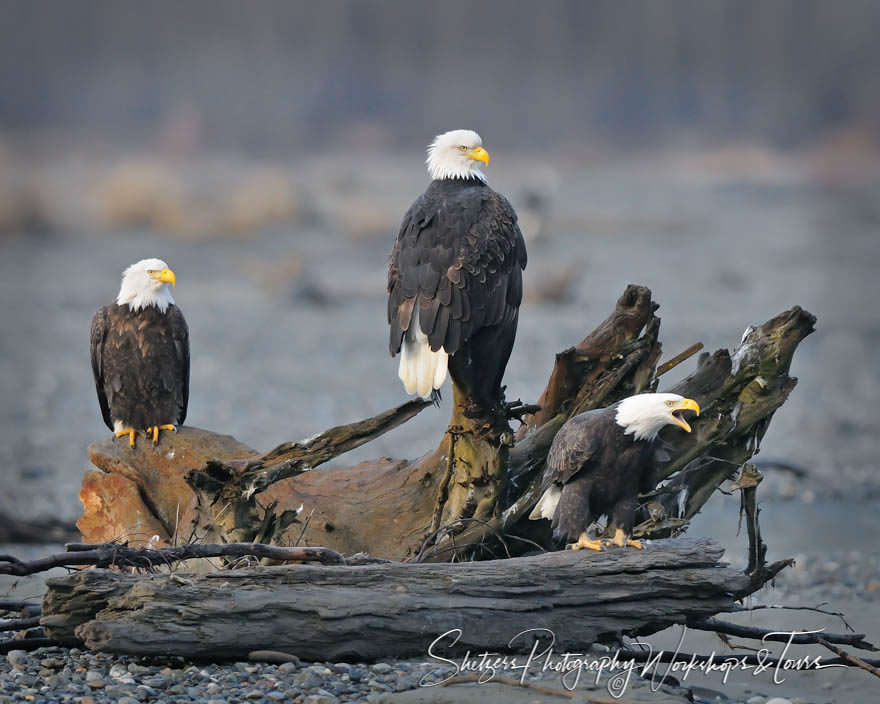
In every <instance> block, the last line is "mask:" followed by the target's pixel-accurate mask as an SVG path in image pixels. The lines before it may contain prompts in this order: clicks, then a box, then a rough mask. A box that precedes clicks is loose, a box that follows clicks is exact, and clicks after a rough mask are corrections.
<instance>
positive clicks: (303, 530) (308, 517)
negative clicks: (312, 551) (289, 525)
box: [293, 509, 315, 547]
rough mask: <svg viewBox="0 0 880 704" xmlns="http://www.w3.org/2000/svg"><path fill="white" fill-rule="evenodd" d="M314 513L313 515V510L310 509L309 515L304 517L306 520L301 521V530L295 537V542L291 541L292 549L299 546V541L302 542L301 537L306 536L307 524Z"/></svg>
mask: <svg viewBox="0 0 880 704" xmlns="http://www.w3.org/2000/svg"><path fill="white" fill-rule="evenodd" d="M314 513H315V509H312V510H311V511H309V515H308V516H306V520H304V521H303V527H302V530H301V531H300V532H299V535H298V536H296V540H294V541H293V547H296V546H297V545H299V541H300V540H302V537H303V536H304V535H305V534H306V529H307V528H308V527H309V523H310V522H311V520H312V516H313V515H314Z"/></svg>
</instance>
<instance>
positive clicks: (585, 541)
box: [571, 533, 605, 552]
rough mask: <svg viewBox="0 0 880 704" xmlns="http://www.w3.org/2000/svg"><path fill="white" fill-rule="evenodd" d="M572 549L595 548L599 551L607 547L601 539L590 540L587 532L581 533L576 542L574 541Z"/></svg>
mask: <svg viewBox="0 0 880 704" xmlns="http://www.w3.org/2000/svg"><path fill="white" fill-rule="evenodd" d="M571 549H572V550H595V551H597V552H602V551H603V550H604V549H605V547H604V546H603V545H602V541H601V540H590V538H589V537H588V536H587V534H586V533H581V537H580V538H578V541H577V542H576V543H572V545H571Z"/></svg>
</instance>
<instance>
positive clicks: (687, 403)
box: [672, 398, 700, 433]
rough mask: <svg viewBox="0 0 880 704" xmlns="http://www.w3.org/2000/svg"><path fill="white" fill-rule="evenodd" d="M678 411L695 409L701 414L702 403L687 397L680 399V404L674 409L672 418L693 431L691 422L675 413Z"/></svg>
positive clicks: (685, 428) (686, 430)
mask: <svg viewBox="0 0 880 704" xmlns="http://www.w3.org/2000/svg"><path fill="white" fill-rule="evenodd" d="M677 411H694V412H695V413H696V414H697V415H700V404H698V403H697V402H696V401H694V400H693V399H692V398H685V399H682V400H681V401H679V403H678V405H677V406H676V407H675V408H673V409H672V413H673V415H672V419H673V420H674V421H675V422H676V423H677V424H678V425H679V426H681V428H682V429H683V430H684V431H685V432H686V433H689V432H691V426H690V424H689V423H688V422H687V421H686V420H685V419H684V418H680V417H679V416H677V415H675V413H676V412H677Z"/></svg>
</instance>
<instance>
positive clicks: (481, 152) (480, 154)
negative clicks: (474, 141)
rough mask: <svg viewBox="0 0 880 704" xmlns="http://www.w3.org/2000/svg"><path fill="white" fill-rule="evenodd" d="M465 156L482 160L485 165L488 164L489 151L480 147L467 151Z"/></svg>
mask: <svg viewBox="0 0 880 704" xmlns="http://www.w3.org/2000/svg"><path fill="white" fill-rule="evenodd" d="M465 156H469V157H470V158H471V159H473V160H474V161H482V162H483V163H484V164H485V165H486V166H488V165H489V152H487V151H486V150H485V149H483V148H482V147H477V148H476V149H474V150H472V151H469V152H468V153H467V154H465Z"/></svg>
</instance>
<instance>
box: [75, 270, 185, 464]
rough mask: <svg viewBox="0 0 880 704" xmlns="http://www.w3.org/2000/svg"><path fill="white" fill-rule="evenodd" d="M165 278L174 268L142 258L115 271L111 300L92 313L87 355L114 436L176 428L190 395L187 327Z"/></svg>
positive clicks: (154, 438)
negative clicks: (118, 280)
mask: <svg viewBox="0 0 880 704" xmlns="http://www.w3.org/2000/svg"><path fill="white" fill-rule="evenodd" d="M168 284H171V285H172V286H173V285H174V284H175V276H174V272H173V271H171V269H169V268H168V266H167V265H166V264H165V262H163V261H161V260H160V259H144V260H143V261H139V262H138V263H137V264H132V265H131V266H130V267H128V269H126V270H125V271H124V272H123V274H122V286H121V287H120V288H119V296H117V298H116V303H114V304H113V305H109V306H104V307H103V308H99V309H98V312H97V313H95V317H94V318H93V319H92V336H91V357H92V372H93V373H94V375H95V388H96V389H97V391H98V403H100V405H101V414H102V415H103V416H104V422H105V423H106V424H107V427H108V428H110V430H112V431H113V432H114V433H115V434H116V437H117V438H118V437H122V436H123V435H128V443H129V445H130V446H131V447H134V438H135V434H136V433H144V434H146V435H147V436H148V437H151V438H152V441H153V444H155V443H156V442H158V440H159V431H160V430H176V428H175V426H177V425H180V424H181V423H183V421H184V420H185V419H186V406H187V403H188V401H189V329H188V328H187V326H186V320H184V318H183V313H181V312H180V308H178V307H177V306H176V305H175V304H174V299H173V298H172V297H171V291H169V290H168Z"/></svg>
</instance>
